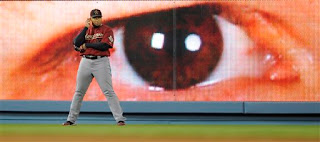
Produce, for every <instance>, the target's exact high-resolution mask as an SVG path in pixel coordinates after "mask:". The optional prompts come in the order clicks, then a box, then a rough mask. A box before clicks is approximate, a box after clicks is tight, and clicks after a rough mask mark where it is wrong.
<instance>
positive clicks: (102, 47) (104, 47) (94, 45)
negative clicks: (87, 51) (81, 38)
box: [85, 42, 112, 51]
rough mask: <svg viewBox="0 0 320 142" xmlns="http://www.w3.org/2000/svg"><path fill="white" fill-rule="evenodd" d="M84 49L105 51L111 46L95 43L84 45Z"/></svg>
mask: <svg viewBox="0 0 320 142" xmlns="http://www.w3.org/2000/svg"><path fill="white" fill-rule="evenodd" d="M85 46H86V48H93V49H96V50H100V51H107V50H108V49H109V48H112V46H110V45H108V44H107V43H104V42H96V43H85Z"/></svg>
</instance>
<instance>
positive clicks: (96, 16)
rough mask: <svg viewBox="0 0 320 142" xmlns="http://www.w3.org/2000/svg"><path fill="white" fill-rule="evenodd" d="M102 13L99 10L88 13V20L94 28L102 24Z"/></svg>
mask: <svg viewBox="0 0 320 142" xmlns="http://www.w3.org/2000/svg"><path fill="white" fill-rule="evenodd" d="M101 17H102V13H101V11H100V10H99V9H93V10H91V12H90V18H91V21H92V24H93V25H94V26H100V25H101V24H102V18H101Z"/></svg>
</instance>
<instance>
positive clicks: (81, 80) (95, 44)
mask: <svg viewBox="0 0 320 142" xmlns="http://www.w3.org/2000/svg"><path fill="white" fill-rule="evenodd" d="M101 17H102V14H101V11H100V10H99V9H93V10H92V11H91V12H90V18H88V19H87V20H86V23H85V27H84V28H83V30H82V31H81V32H80V33H79V34H78V35H77V37H76V38H75V39H74V41H73V44H74V48H75V50H76V51H79V52H80V55H81V56H82V59H81V62H80V65H79V69H78V74H77V85H76V91H75V93H74V96H73V100H72V103H71V106H70V112H69V115H68V118H67V121H66V122H65V123H63V124H62V125H63V126H69V125H75V122H76V120H77V118H78V116H79V113H80V107H81V103H82V100H83V97H84V95H85V93H86V91H87V89H88V87H89V85H90V83H91V81H92V79H93V77H95V78H96V80H97V82H98V84H99V86H100V88H101V90H102V92H103V94H104V95H105V96H106V97H107V99H108V104H109V107H110V110H111V112H112V114H113V117H114V118H115V120H116V121H117V125H119V126H123V125H125V117H123V115H122V113H123V111H122V108H121V106H120V103H119V99H118V97H117V95H116V94H115V92H114V91H113V87H112V80H111V68H110V62H109V58H108V57H109V56H110V52H109V48H112V47H113V41H114V37H113V32H112V29H111V28H110V27H108V26H106V25H102V18H101Z"/></svg>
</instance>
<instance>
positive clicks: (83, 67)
mask: <svg viewBox="0 0 320 142" xmlns="http://www.w3.org/2000/svg"><path fill="white" fill-rule="evenodd" d="M91 62H92V60H90V59H86V58H82V59H81V62H80V65H79V69H78V74H77V85H76V91H75V93H74V96H73V99H72V103H71V106H70V112H69V116H68V119H67V121H70V122H73V123H75V121H76V120H77V118H78V116H79V113H80V107H81V104H82V100H83V97H84V95H85V93H86V92H87V90H88V87H89V85H90V83H91V81H92V78H93V76H92V73H91V68H90V64H91Z"/></svg>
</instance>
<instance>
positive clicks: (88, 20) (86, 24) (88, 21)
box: [85, 18, 91, 28]
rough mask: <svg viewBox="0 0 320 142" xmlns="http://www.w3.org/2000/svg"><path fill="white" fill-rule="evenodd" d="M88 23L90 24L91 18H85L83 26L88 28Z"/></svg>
mask: <svg viewBox="0 0 320 142" xmlns="http://www.w3.org/2000/svg"><path fill="white" fill-rule="evenodd" d="M90 25H91V19H90V18H87V20H86V23H85V26H86V27H87V28H89V27H90Z"/></svg>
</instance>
